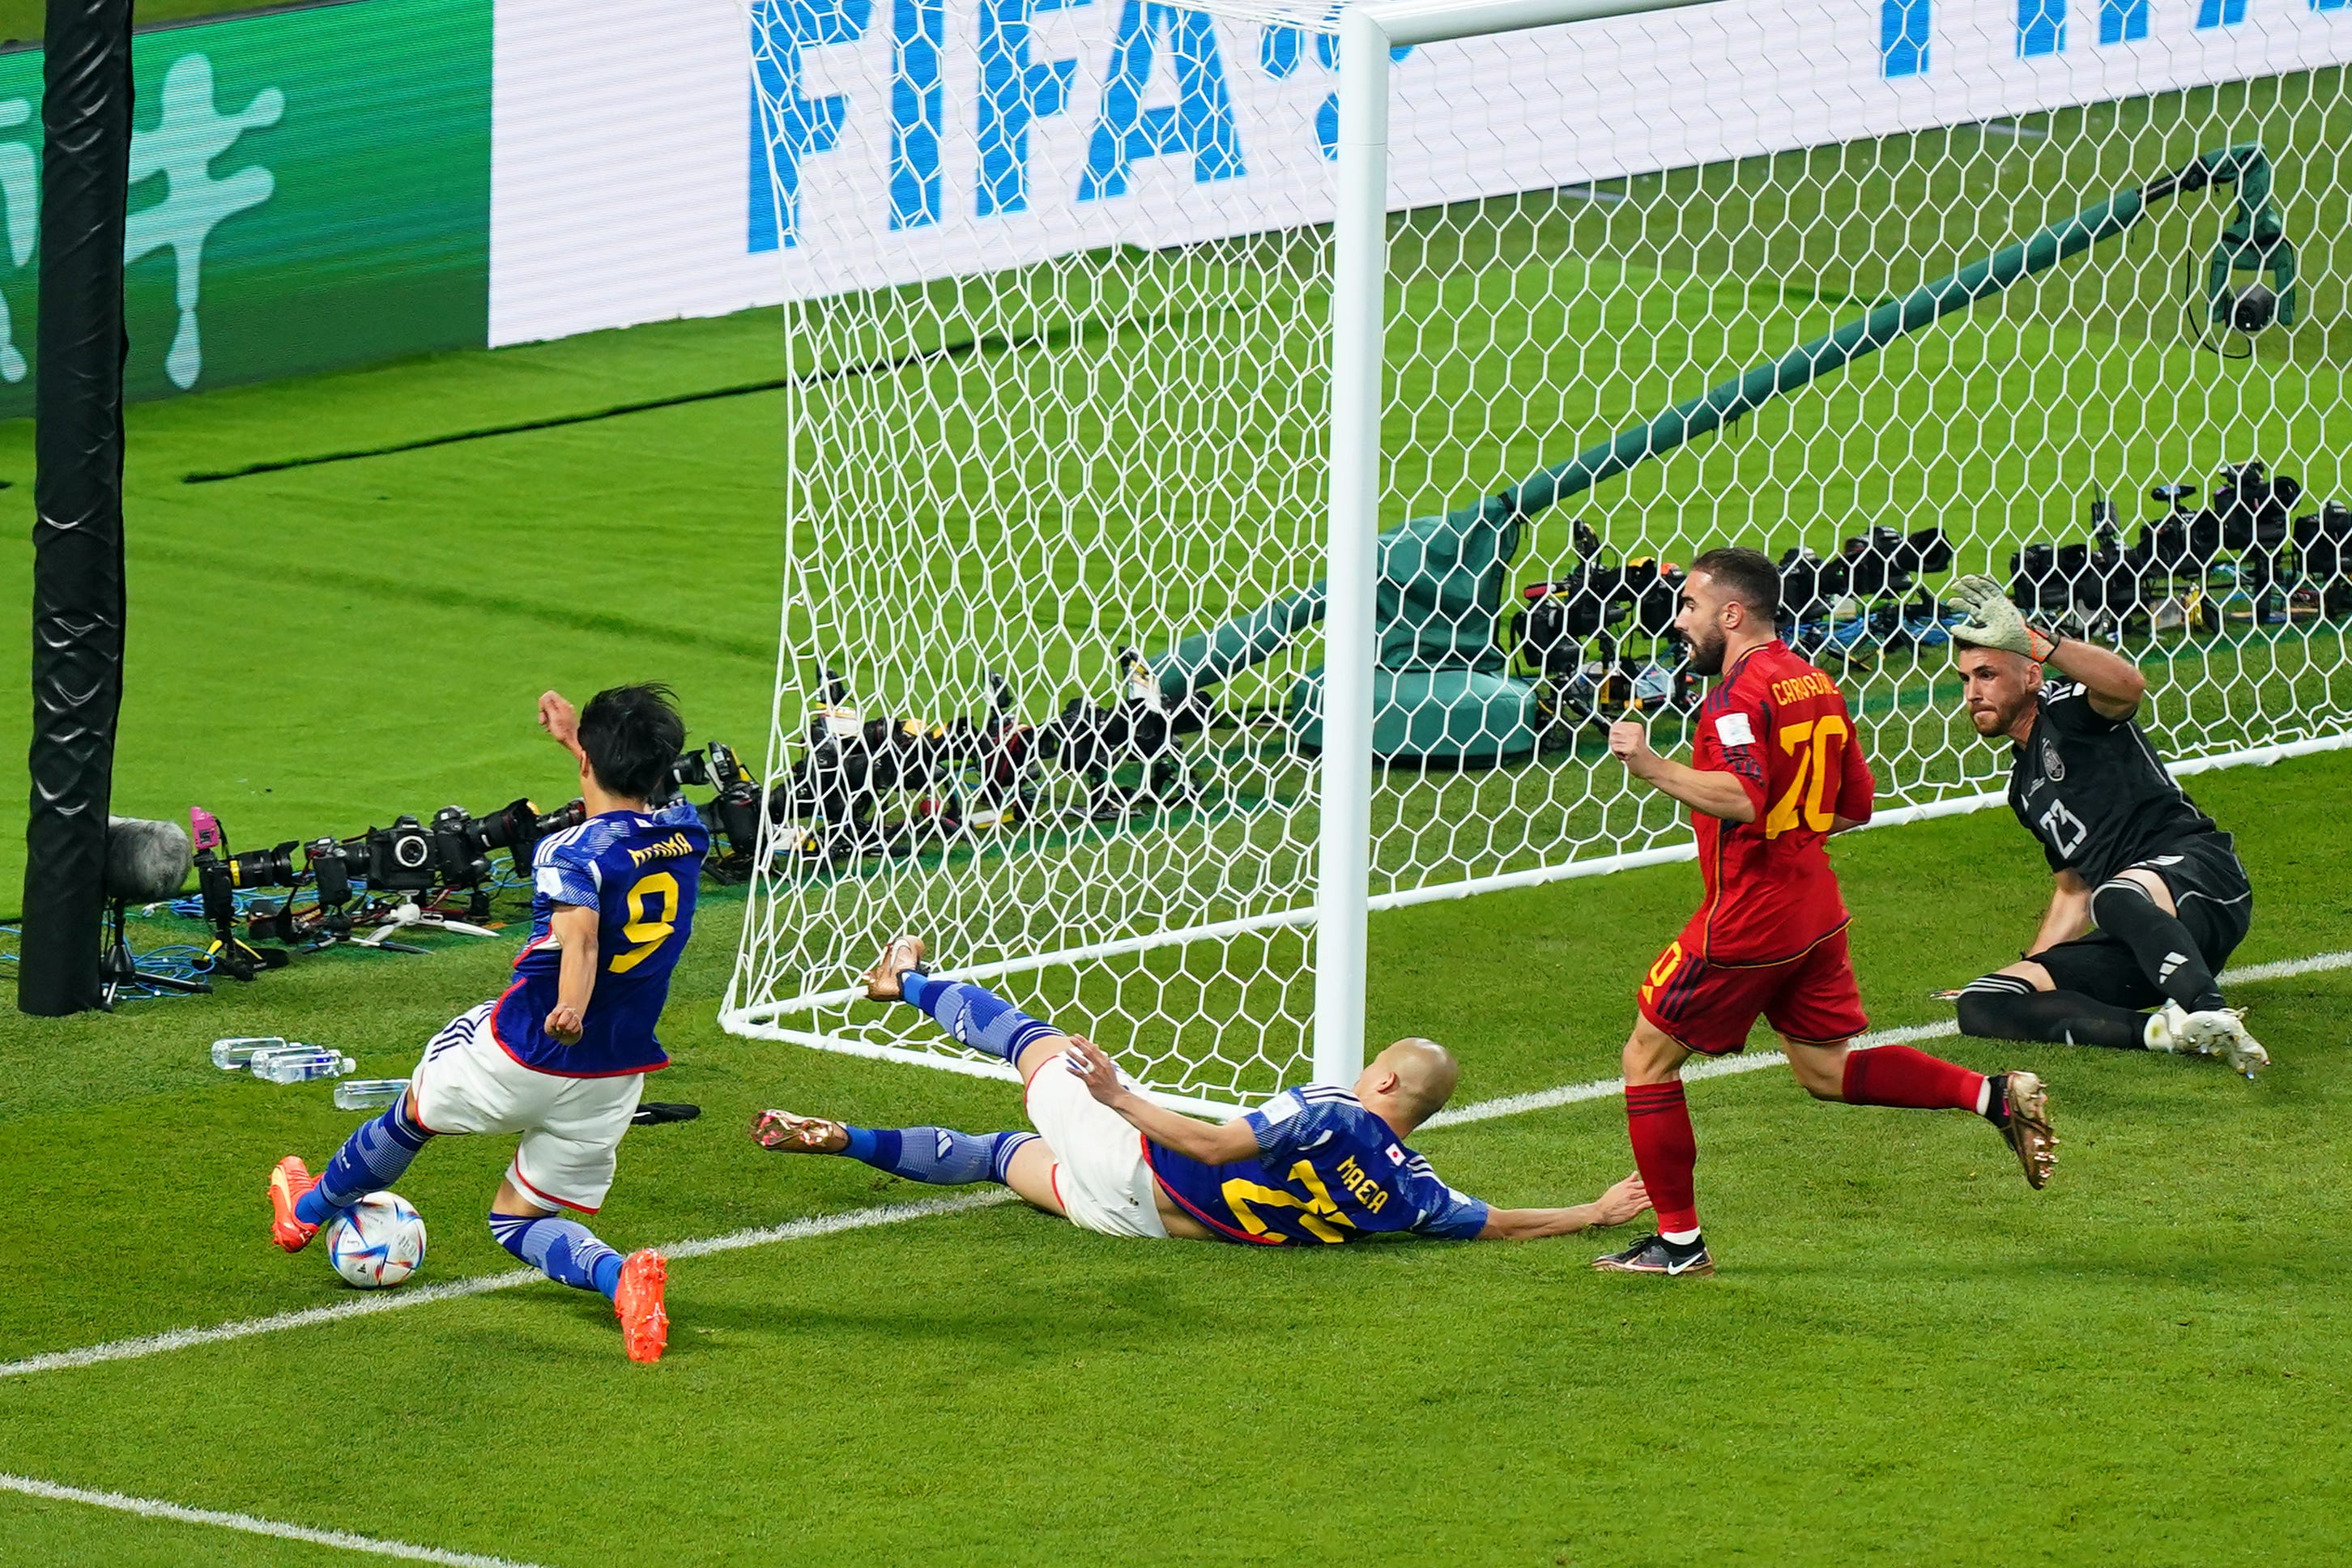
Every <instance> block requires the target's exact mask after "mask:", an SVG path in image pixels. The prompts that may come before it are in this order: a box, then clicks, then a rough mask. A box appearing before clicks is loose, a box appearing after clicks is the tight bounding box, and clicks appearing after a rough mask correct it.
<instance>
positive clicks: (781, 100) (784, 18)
mask: <svg viewBox="0 0 2352 1568" xmlns="http://www.w3.org/2000/svg"><path fill="white" fill-rule="evenodd" d="M873 16H874V0H752V5H751V232H750V234H749V236H748V241H749V247H750V248H751V249H752V250H754V251H760V250H774V249H776V248H777V247H780V246H785V247H789V246H793V245H797V244H798V243H799V239H798V232H799V219H800V197H801V165H802V163H804V162H806V161H807V160H808V159H809V158H811V157H814V155H815V154H817V153H829V152H831V151H833V148H834V144H835V142H838V141H840V139H841V121H842V120H843V118H844V117H845V115H846V114H847V113H848V112H849V100H847V99H846V98H845V97H843V96H842V95H840V94H838V93H835V94H831V95H829V96H827V97H824V98H817V99H810V98H803V97H802V96H801V51H802V50H803V49H805V48H813V47H816V46H818V45H821V44H848V43H855V42H856V40H857V39H859V38H861V37H864V36H865V34H866V23H867V22H868V21H870V20H872V18H873Z"/></svg>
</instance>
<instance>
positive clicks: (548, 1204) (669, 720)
mask: <svg viewBox="0 0 2352 1568" xmlns="http://www.w3.org/2000/svg"><path fill="white" fill-rule="evenodd" d="M539 721H540V723H541V726H543V727H544V728H545V729H546V731H547V732H548V733H549V734H550V735H551V736H553V737H554V738H555V740H556V741H557V742H559V743H560V744H562V746H563V748H564V749H565V750H567V751H569V752H571V753H572V756H573V757H574V758H575V759H576V760H577V761H578V763H579V765H580V794H581V798H582V800H583V802H584V803H585V805H586V806H587V810H588V816H587V820H585V821H584V822H583V823H581V824H580V826H577V827H572V828H567V829H565V830H564V831H563V832H562V833H558V834H553V835H551V836H550V837H546V838H543V839H541V840H540V843H539V847H538V849H537V851H536V852H535V853H534V854H533V855H532V857H531V900H530V918H531V930H530V941H529V942H525V943H524V944H523V949H522V952H521V953H520V955H518V956H517V957H516V959H515V963H514V984H511V985H509V986H508V987H507V989H506V992H505V994H503V995H500V996H499V997H498V998H497V999H496V1000H494V1001H489V1002H485V1003H483V1004H481V1005H479V1006H478V1007H475V1008H473V1009H472V1010H471V1011H469V1012H467V1013H464V1014H461V1015H459V1016H457V1018H455V1019H453V1020H452V1021H451V1022H450V1024H449V1025H448V1026H447V1027H446V1028H444V1029H443V1030H442V1031H441V1032H440V1033H439V1034H437V1035H436V1036H434V1037H433V1038H432V1040H431V1041H430V1042H428V1043H427V1044H426V1046H425V1057H424V1059H423V1060H422V1061H419V1062H418V1063H417V1064H416V1070H415V1074H414V1075H413V1076H412V1077H411V1078H410V1079H409V1080H408V1089H407V1092H405V1093H404V1094H403V1095H402V1096H401V1097H400V1099H398V1100H395V1101H394V1102H393V1105H392V1108H391V1109H390V1110H386V1111H385V1112H384V1113H383V1115H382V1116H380V1117H378V1118H376V1119H375V1120H374V1121H370V1122H368V1123H366V1124H365V1125H364V1126H362V1128H361V1129H360V1130H359V1131H357V1132H354V1133H352V1136H351V1139H350V1141H349V1142H346V1143H344V1145H343V1146H342V1148H341V1151H339V1152H337V1153H336V1155H335V1157H334V1158H333V1159H332V1160H331V1161H330V1162H329V1163H328V1164H327V1168H326V1169H325V1170H324V1171H322V1172H320V1173H319V1175H318V1176H317V1177H316V1178H315V1179H313V1178H312V1176H311V1175H310V1168H309V1167H308V1166H306V1165H304V1164H303V1163H302V1162H301V1160H300V1159H299V1158H298V1157H296V1156H294V1155H291V1154H289V1155H288V1156H287V1157H286V1158H285V1159H284V1160H281V1161H279V1162H278V1167H277V1169H276V1170H274V1171H272V1172H271V1173H270V1175H269V1200H270V1208H271V1225H270V1238H271V1239H272V1240H274V1241H275V1242H277V1244H278V1246H279V1247H283V1248H285V1249H286V1250H287V1251H289V1252H299V1251H300V1250H301V1249H302V1248H303V1247H306V1246H308V1245H309V1244H310V1238H311V1237H313V1236H316V1235H317V1234H318V1231H319V1227H320V1226H322V1225H324V1224H326V1223H328V1222H329V1221H330V1220H331V1219H332V1218H333V1217H334V1215H335V1214H336V1213H337V1212H338V1211H339V1210H341V1209H344V1208H348V1207H350V1206H351V1205H353V1204H355V1203H357V1202H359V1200H360V1199H362V1197H364V1196H366V1195H367V1194H370V1193H373V1192H378V1191H381V1190H382V1189H383V1188H385V1187H388V1186H390V1185H391V1184H393V1183H394V1181H395V1180H397V1179H398V1178H399V1176H400V1175H401V1173H403V1172H404V1171H406V1170H407V1169H408V1164H409V1162H410V1161H411V1160H414V1159H415V1157H416V1154H417V1152H418V1151H420V1150H422V1149H423V1148H424V1147H425V1141H426V1140H427V1139H429V1138H434V1137H437V1136H441V1135H443V1134H447V1133H467V1132H520V1134H522V1141H521V1142H520V1144H519V1145H518V1146H517V1147H516V1150H515V1157H514V1163H512V1164H511V1165H509V1166H508V1167H507V1174H506V1180H505V1181H503V1182H501V1183H500V1184H499V1192H498V1196H497V1198H496V1199H495V1200H494V1201H493V1202H492V1204H491V1205H490V1232H491V1234H492V1235H493V1236H495V1237H498V1240H499V1245H500V1246H502V1247H505V1248H506V1249H507V1250H508V1251H509V1252H511V1253H513V1254H514V1255H515V1256H516V1257H517V1258H521V1259H522V1260H523V1261H524V1262H526V1263H528V1264H530V1266H531V1267H532V1268H537V1269H540V1270H541V1271H542V1272H543V1273H545V1274H546V1275H547V1276H548V1277H549V1278H550V1279H558V1280H561V1281H562V1283H564V1284H566V1285H571V1286H574V1287H577V1288H578V1289H583V1290H597V1291H601V1292H603V1294H604V1297H605V1298H606V1299H607V1300H610V1301H611V1302H612V1303H613V1310H614V1315H615V1316H617V1317H618V1318H619V1319H620V1320H621V1332H622V1343H623V1346H624V1348H625V1350H626V1351H627V1352H628V1355H629V1359H630V1360H631V1361H641V1362H649V1361H658V1360H659V1359H661V1353H662V1351H663V1349H664V1347H665V1346H666V1345H667V1343H668V1342H669V1315H668V1312H667V1309H666V1308H665V1306H664V1305H663V1286H664V1284H665V1281H666V1279H667V1273H668V1264H667V1260H666V1259H665V1258H663V1257H662V1255H661V1254H660V1253H658V1252H656V1251H653V1250H652V1249H651V1248H647V1249H645V1250H643V1251H639V1252H635V1253H633V1254H631V1255H630V1256H629V1257H628V1258H622V1256H621V1255H620V1254H619V1253H617V1252H615V1251H614V1250H613V1248H611V1247H607V1246H605V1245H604V1243H603V1242H602V1241H599V1240H598V1239H597V1238H596V1237H595V1236H594V1234H593V1233H592V1232H591V1231H590V1230H589V1229H588V1227H587V1226H584V1225H582V1224H581V1223H580V1222H579V1221H578V1220H575V1219H570V1218H566V1217H564V1215H562V1212H561V1211H562V1210H564V1209H572V1210H574V1211H576V1212H578V1213H580V1214H583V1215H587V1214H594V1213H595V1212H596V1210H597V1208H598V1207H599V1206H600V1205H602V1204H603V1203H604V1194H606V1193H607V1192H609V1191H610V1190H611V1189H612V1185H613V1173H614V1165H615V1162H616V1159H617V1156H618V1153H619V1150H620V1144H621V1136H622V1134H623V1133H625V1132H626V1131H628V1130H629V1121H630V1118H631V1117H632V1116H633V1115H635V1111H636V1109H637V1100H638V1097H639V1096H640V1095H641V1094H642V1093H643V1092H644V1090H645V1082H646V1077H645V1075H646V1074H647V1073H649V1072H655V1071H657V1070H659V1069H660V1068H664V1067H667V1065H669V1058H668V1057H667V1055H665V1054H664V1053H663V1051H662V1047H661V1042H660V1040H658V1039H656V1037H655V1036H654V1026H655V1025H656V1023H658V1022H659V1021H660V1018H661V1011H662V1004H663V1003H664V1002H665V1001H666V1000H667V998H668V996H669V977H670V972H671V971H672V970H674V969H676V968H677V961H678V957H679V955H680V954H681V953H683V952H685V951H686V943H687V938H688V934H689V933H690V932H691V931H693V929H694V895H695V889H696V887H697V885H698V882H699V880H700V878H701V872H702V858H703V856H704V854H705V853H706V852H707V851H708V850H709V847H710V836H709V833H708V832H706V831H705V830H704V828H703V826H702V822H701V819H700V818H699V817H698V816H696V814H695V811H694V808H693V807H692V806H690V805H687V804H686V803H685V802H684V801H676V802H673V803H671V804H670V805H667V806H663V807H661V808H659V809H656V808H655V807H653V806H651V805H648V804H647V801H648V799H649V798H650V797H651V796H652V795H654V794H655V793H656V791H657V790H659V789H660V787H661V786H662V784H664V783H666V782H667V779H668V777H669V772H670V764H671V763H674V762H676V761H677V754H678V749H679V748H680V747H681V746H683V745H684V744H685V742H686V726H685V724H684V723H683V722H682V721H680V720H679V718H678V716H677V710H676V709H675V708H673V707H672V706H671V697H670V692H669V689H668V688H667V687H663V686H620V687H614V689H611V690H609V691H600V692H598V693H597V694H596V695H595V697H594V699H593V700H591V701H590V702H589V704H588V708H587V710H586V711H585V712H584V713H575V712H574V711H573V710H572V704H571V703H569V702H567V701H565V700H563V699H562V697H560V696H558V695H557V694H556V693H554V692H552V691H551V692H549V693H547V694H546V695H545V696H543V697H541V699H540V700H539Z"/></svg>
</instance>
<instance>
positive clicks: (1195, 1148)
mask: <svg viewBox="0 0 2352 1568" xmlns="http://www.w3.org/2000/svg"><path fill="white" fill-rule="evenodd" d="M1062 1059H1063V1060H1065V1061H1066V1062H1068V1063H1069V1064H1070V1065H1069V1068H1068V1070H1069V1071H1071V1072H1074V1073H1076V1074H1077V1075H1078V1077H1079V1078H1081V1079H1084V1080H1085V1081H1086V1086H1087V1093H1088V1094H1091V1095H1093V1096H1094V1097H1095V1098H1096V1099H1097V1100H1100V1101H1102V1102H1103V1103H1104V1104H1105V1105H1108V1106H1109V1107H1110V1108H1111V1109H1112V1110H1116V1111H1118V1114H1119V1116H1120V1117H1121V1118H1122V1119H1123V1120H1124V1121H1126V1122H1127V1124H1128V1125H1129V1127H1132V1128H1134V1129H1135V1130H1136V1131H1138V1132H1140V1133H1142V1134H1143V1135H1144V1136H1145V1137H1146V1138H1149V1139H1150V1140H1151V1141H1152V1142H1154V1143H1157V1144H1159V1145H1160V1147H1161V1148H1163V1149H1173V1150H1174V1151H1175V1152H1178V1153H1179V1154H1181V1155H1184V1156H1185V1157H1186V1158H1188V1159H1193V1160H1198V1161H1200V1162H1201V1163H1202V1164H1204V1165H1230V1164H1232V1163H1234V1161H1236V1160H1246V1159H1249V1158H1250V1157H1251V1156H1253V1155H1255V1153H1256V1152H1257V1134H1256V1133H1255V1132H1253V1131H1250V1125H1249V1123H1248V1122H1247V1121H1244V1120H1242V1119H1241V1118H1240V1117H1238V1116H1236V1117H1235V1118H1234V1119H1233V1120H1232V1121H1226V1122H1222V1123H1221V1122H1214V1121H1197V1120H1195V1119H1194V1118H1192V1117H1190V1116H1186V1115H1184V1114H1182V1113H1181V1112H1180V1111H1174V1110H1169V1109H1167V1108H1166V1107H1165V1106H1160V1105H1154V1104H1153V1103H1152V1102H1151V1101H1150V1100H1146V1099H1145V1098H1144V1097H1143V1096H1142V1095H1141V1094H1139V1093H1138V1092H1137V1091H1136V1089H1135V1087H1134V1086H1133V1085H1132V1084H1130V1083H1129V1082H1128V1081H1127V1080H1126V1079H1123V1078H1121V1077H1119V1076H1118V1063H1116V1062H1114V1061H1112V1060H1111V1059H1110V1055H1109V1053H1108V1052H1107V1051H1105V1050H1104V1049H1103V1048H1102V1047H1100V1046H1098V1045H1096V1044H1095V1043H1094V1042H1093V1041H1092V1040H1089V1039H1085V1038H1082V1037H1077V1036H1072V1037H1071V1038H1070V1047H1069V1049H1068V1050H1067V1051H1066V1052H1064V1053H1063V1058H1062ZM1040 1070H1041V1071H1044V1072H1055V1071H1057V1070H1060V1069H1058V1068H1054V1067H1052V1066H1047V1067H1045V1068H1041V1069H1040Z"/></svg>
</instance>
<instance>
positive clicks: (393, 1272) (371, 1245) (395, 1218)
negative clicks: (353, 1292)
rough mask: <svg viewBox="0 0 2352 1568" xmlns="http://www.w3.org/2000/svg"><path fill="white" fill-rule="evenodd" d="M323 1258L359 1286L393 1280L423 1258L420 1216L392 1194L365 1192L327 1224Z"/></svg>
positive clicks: (401, 1277)
mask: <svg viewBox="0 0 2352 1568" xmlns="http://www.w3.org/2000/svg"><path fill="white" fill-rule="evenodd" d="M327 1261H328V1262H330V1263H331V1264H333V1265H334V1266H335V1272H336V1273H338V1274H340V1275H341V1276H342V1277H343V1278H344V1279H348V1280H350V1281H351V1282H352V1284H354V1285H356V1286H358V1287H359V1288H360V1289H362V1290H383V1289H389V1288H391V1287H392V1286H394V1285H397V1284H399V1283H400V1282H401V1281H402V1280H404V1279H407V1278H408V1277H409V1276H410V1275H411V1274H414V1273H415V1272H416V1270H417V1269H418V1268H422V1267H423V1266H424V1263H425V1220H424V1218H423V1216H422V1215H418V1214H417V1212H416V1211H415V1209H413V1208H411V1207H410V1206H409V1204H408V1200H407V1199H406V1198H404V1197H402V1196H401V1195H400V1194H398V1193H370V1194H368V1195H367V1196H365V1197H363V1198H362V1199H361V1200H360V1201H359V1202H357V1203H355V1204H353V1205H352V1206H351V1207H349V1208H347V1209H345V1210H343V1212H342V1213H341V1214H339V1215H336V1216H335V1217H334V1220H333V1222H332V1223H331V1224H330V1225H329V1226H327Z"/></svg>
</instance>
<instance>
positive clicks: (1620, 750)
mask: <svg viewBox="0 0 2352 1568" xmlns="http://www.w3.org/2000/svg"><path fill="white" fill-rule="evenodd" d="M1609 753H1610V755H1612V756H1613V757H1615V758H1616V759H1617V760H1618V761H1619V762H1621V763H1624V764H1625V771H1626V772H1627V773H1632V774H1633V776H1634V777H1635V778H1637V779H1640V780H1641V781H1642V782H1643V783H1644V784H1648V785H1650V786H1651V787H1652V788H1654V789H1655V790H1657V791H1659V792H1660V793H1661V794H1664V795H1672V796H1673V797H1674V798H1675V799H1676V800H1678V801H1681V802H1682V803H1683V804H1684V805H1687V806H1689V807H1691V808H1692V809H1693V810H1695V811H1703V812H1705V813H1706V814H1707V815H1708V816H1713V817H1717V818H1720V819H1721V820H1722V821H1725V822H1753V821H1755V820H1756V797H1755V796H1754V795H1751V794H1749V793H1748V786H1747V785H1746V784H1742V783H1741V782H1740V781H1739V779H1738V776H1737V775H1736V774H1732V773H1700V772H1699V771H1698V770H1697V769H1696V768H1693V767H1687V766H1685V765H1684V764H1683V763H1678V762H1675V760H1674V759H1673V758H1671V757H1662V756H1660V755H1658V753H1657V752H1654V751H1652V750H1650V731H1649V727H1648V726H1647V725H1645V724H1643V723H1642V722H1641V721H1639V720H1637V719H1620V720H1618V721H1617V722H1615V723H1614V724H1612V725H1610V726H1609Z"/></svg>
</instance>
